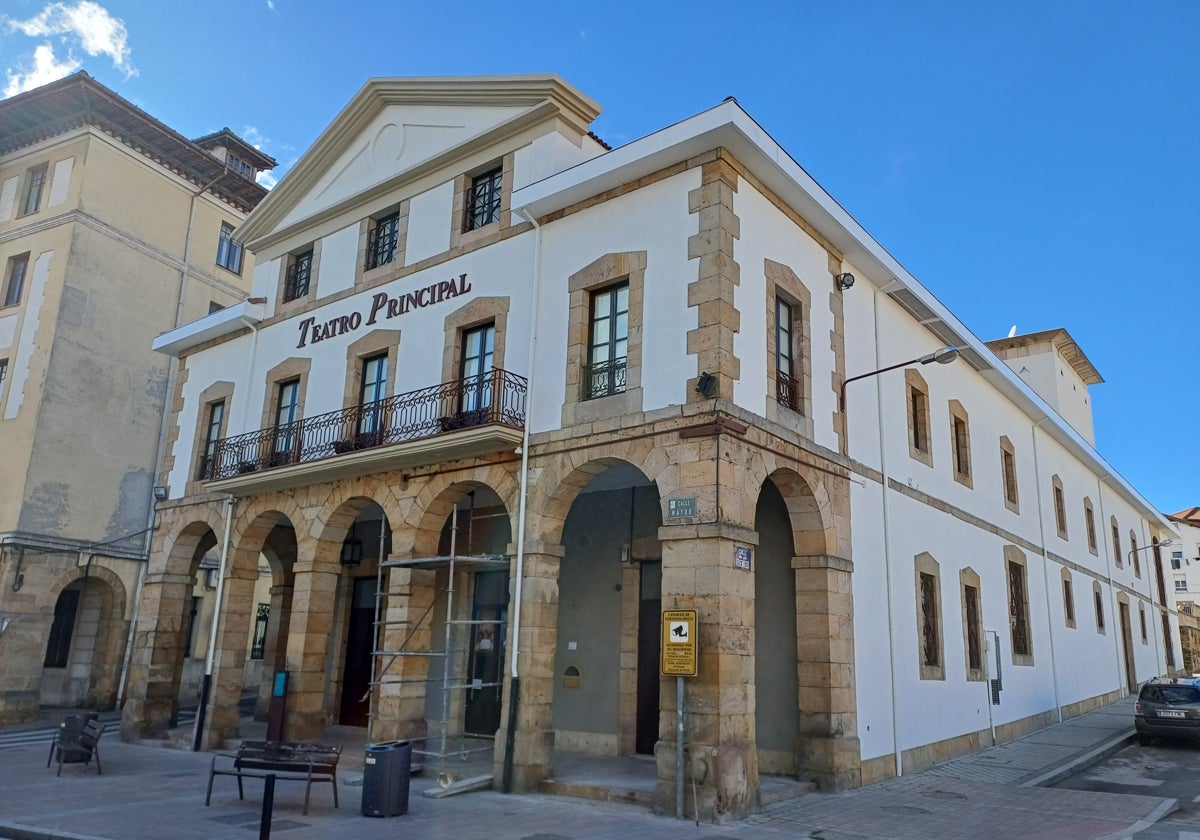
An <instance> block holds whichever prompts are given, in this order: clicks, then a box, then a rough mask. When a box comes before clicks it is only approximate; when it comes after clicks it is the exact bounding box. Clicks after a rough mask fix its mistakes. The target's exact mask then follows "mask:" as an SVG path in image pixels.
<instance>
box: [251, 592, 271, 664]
mask: <svg viewBox="0 0 1200 840" xmlns="http://www.w3.org/2000/svg"><path fill="white" fill-rule="evenodd" d="M270 617H271V605H270V604H259V605H258V611H257V613H255V616H254V637H253V639H252V640H251V642H250V658H251V659H262V658H263V656H265V655H266V652H267V622H268V621H269V620H270Z"/></svg>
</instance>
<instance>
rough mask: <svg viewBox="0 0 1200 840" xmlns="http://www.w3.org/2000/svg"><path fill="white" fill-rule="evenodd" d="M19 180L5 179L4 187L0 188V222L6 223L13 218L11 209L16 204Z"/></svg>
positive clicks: (18, 178) (17, 178)
mask: <svg viewBox="0 0 1200 840" xmlns="http://www.w3.org/2000/svg"><path fill="white" fill-rule="evenodd" d="M20 183H21V178H20V177H19V176H18V177H16V178H6V179H5V180H4V186H3V187H0V222H7V221H8V220H9V219H11V218H12V217H13V209H14V208H15V207H16V204H17V187H18V186H19V185H20Z"/></svg>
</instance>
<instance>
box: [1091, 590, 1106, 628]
mask: <svg viewBox="0 0 1200 840" xmlns="http://www.w3.org/2000/svg"><path fill="white" fill-rule="evenodd" d="M1092 600H1093V601H1095V602H1096V632H1097V633H1103V632H1104V595H1103V594H1102V593H1101V592H1100V584H1098V583H1097V584H1096V588H1095V589H1093V590H1092Z"/></svg>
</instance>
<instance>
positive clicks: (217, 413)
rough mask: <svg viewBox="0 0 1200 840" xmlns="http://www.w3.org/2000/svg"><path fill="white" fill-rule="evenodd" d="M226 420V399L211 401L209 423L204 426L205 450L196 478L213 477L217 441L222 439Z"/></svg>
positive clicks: (207, 478) (203, 479) (202, 479)
mask: <svg viewBox="0 0 1200 840" xmlns="http://www.w3.org/2000/svg"><path fill="white" fill-rule="evenodd" d="M224 422H225V401H224V400H220V401H219V402H215V403H211V404H210V405H209V406H208V423H207V424H206V425H205V427H204V451H203V452H202V453H201V455H200V471H199V473H198V474H197V475H196V478H198V479H200V480H201V481H205V480H209V479H211V478H212V477H213V467H214V464H213V456H214V455H215V454H216V451H217V441H219V440H220V439H221V426H222V425H223V424H224Z"/></svg>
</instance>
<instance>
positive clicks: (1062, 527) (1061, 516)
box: [1052, 476, 1067, 540]
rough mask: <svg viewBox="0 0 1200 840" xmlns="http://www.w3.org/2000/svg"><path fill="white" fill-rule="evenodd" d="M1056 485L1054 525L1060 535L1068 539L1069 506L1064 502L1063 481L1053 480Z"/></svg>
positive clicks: (1057, 478) (1055, 478)
mask: <svg viewBox="0 0 1200 840" xmlns="http://www.w3.org/2000/svg"><path fill="white" fill-rule="evenodd" d="M1052 481H1053V484H1054V524H1055V526H1056V527H1057V528H1058V535H1059V536H1060V537H1061V538H1062V539H1064V540H1065V539H1066V538H1067V505H1066V502H1065V501H1063V488H1062V481H1060V480H1059V477H1058V476H1054V478H1053V479H1052Z"/></svg>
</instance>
